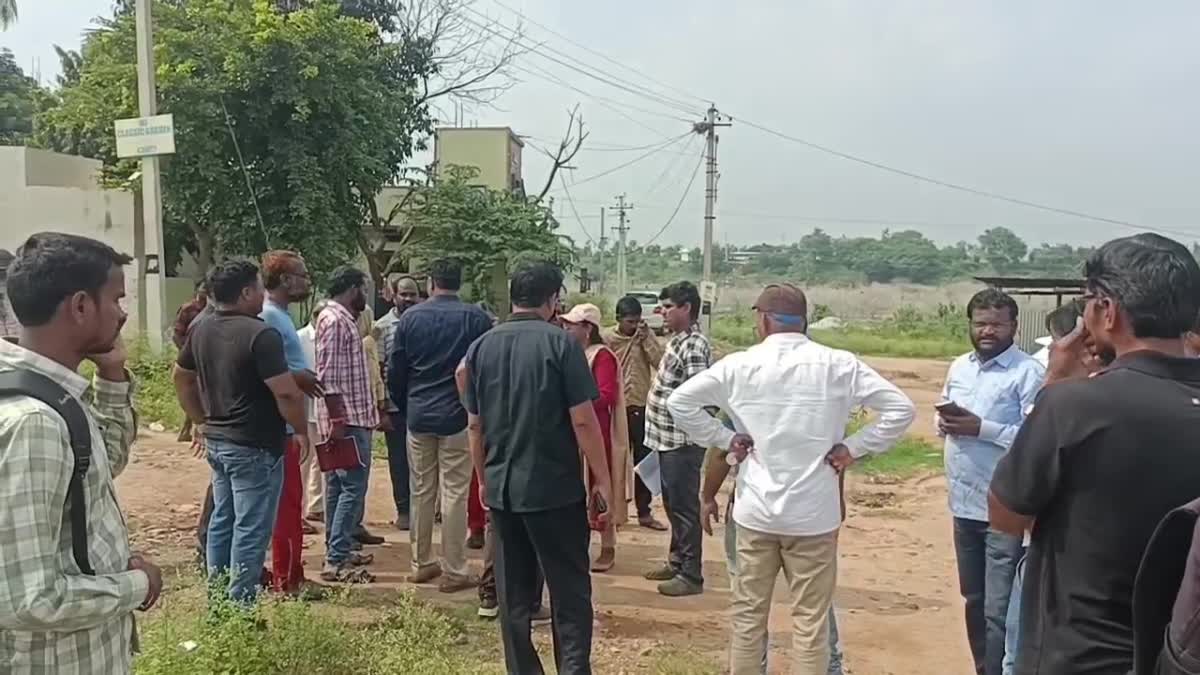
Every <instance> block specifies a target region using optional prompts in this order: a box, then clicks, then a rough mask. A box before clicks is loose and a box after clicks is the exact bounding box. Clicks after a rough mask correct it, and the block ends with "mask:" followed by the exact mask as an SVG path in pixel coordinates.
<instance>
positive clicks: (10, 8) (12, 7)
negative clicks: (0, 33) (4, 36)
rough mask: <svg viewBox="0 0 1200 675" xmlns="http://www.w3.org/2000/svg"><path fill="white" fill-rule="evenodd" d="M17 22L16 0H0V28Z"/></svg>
mask: <svg viewBox="0 0 1200 675" xmlns="http://www.w3.org/2000/svg"><path fill="white" fill-rule="evenodd" d="M16 22H17V0H0V29H4V28H8V27H9V26H11V25H12V24H14V23H16Z"/></svg>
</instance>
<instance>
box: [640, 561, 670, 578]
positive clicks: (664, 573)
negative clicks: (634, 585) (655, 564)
mask: <svg viewBox="0 0 1200 675" xmlns="http://www.w3.org/2000/svg"><path fill="white" fill-rule="evenodd" d="M643 576H644V577H645V578H647V579H649V580H650V581H670V580H672V579H674V578H675V568H673V567H671V566H670V565H663V566H662V567H659V568H657V569H653V570H650V571H649V572H646V574H644V575H643Z"/></svg>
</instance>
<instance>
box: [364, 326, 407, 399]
mask: <svg viewBox="0 0 1200 675" xmlns="http://www.w3.org/2000/svg"><path fill="white" fill-rule="evenodd" d="M399 321H400V315H399V314H397V313H396V309H395V308H392V309H389V310H388V311H387V313H386V314H384V315H383V316H381V317H379V318H378V319H376V320H375V325H374V326H372V327H371V337H373V338H375V346H377V347H378V348H379V349H378V353H379V374H380V377H386V373H387V360H388V356H389V355H390V354H391V353H392V342H393V341H394V340H395V339H396V324H397V323H399ZM383 400H384V403H386V404H387V411H388V412H390V413H393V412H399V411H400V409H399V408H397V407H396V404H395V403H393V402H392V398H391V396H388V395H387V392H386V390H385V391H384V399H383Z"/></svg>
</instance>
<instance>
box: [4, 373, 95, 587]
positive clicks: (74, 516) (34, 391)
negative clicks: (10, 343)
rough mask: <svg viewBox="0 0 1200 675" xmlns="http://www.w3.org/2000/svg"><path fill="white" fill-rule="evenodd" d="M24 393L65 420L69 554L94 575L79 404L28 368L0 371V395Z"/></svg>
mask: <svg viewBox="0 0 1200 675" xmlns="http://www.w3.org/2000/svg"><path fill="white" fill-rule="evenodd" d="M3 396H28V397H30V398H35V399H37V400H39V401H41V402H42V403H45V404H46V405H48V406H50V407H51V408H53V409H54V412H56V413H58V414H59V416H61V417H62V418H63V420H64V421H65V422H66V423H67V432H68V434H69V435H70V438H71V454H72V455H74V459H75V467H74V469H73V470H72V471H71V480H70V482H69V483H68V484H67V509H68V510H69V512H70V517H71V553H72V554H73V555H74V557H75V564H77V565H78V566H79V571H81V572H83V573H84V574H87V575H89V576H93V575H95V574H96V572H95V570H93V569H92V564H91V562H90V561H89V560H88V542H87V495H86V494H85V493H84V487H83V480H84V477H85V476H87V472H88V468H89V467H90V466H91V464H92V432H91V427H89V426H88V418H87V415H86V414H85V413H84V411H83V406H81V405H80V404H79V401H77V400H76V399H75V397H73V396H71V395H70V394H68V393H67V392H66V390H65V389H63V388H62V387H61V386H59V385H58V384H57V383H55V382H54V380H51V379H50V378H48V377H46V376H45V375H41V374H39V373H35V372H33V371H30V370H9V371H5V372H2V373H0V397H3Z"/></svg>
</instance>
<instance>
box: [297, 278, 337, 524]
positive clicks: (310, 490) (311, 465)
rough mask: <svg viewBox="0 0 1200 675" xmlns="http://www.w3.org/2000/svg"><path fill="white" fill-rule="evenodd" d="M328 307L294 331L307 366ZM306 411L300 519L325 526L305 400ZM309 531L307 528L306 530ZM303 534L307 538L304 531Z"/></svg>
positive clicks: (312, 418) (321, 481)
mask: <svg viewBox="0 0 1200 675" xmlns="http://www.w3.org/2000/svg"><path fill="white" fill-rule="evenodd" d="M327 304H329V301H328V300H320V301H318V302H317V304H315V305H313V310H312V316H311V317H310V320H309V322H308V325H307V326H305V327H304V328H301V329H300V330H298V331H296V334H297V335H299V336H300V346H301V347H303V348H304V357H305V358H306V359H308V362H309V363H316V362H317V317H318V316H320V315H321V310H323V309H325V305H327ZM304 405H305V406H307V410H308V445H309V447H308V448H307V450H306V451H305V453H304V455H305V456H304V461H302V462H301V463H300V474H301V478H300V482H301V483H303V484H304V495H305V499H304V519H305V520H309V521H312V522H315V523H322V524H323V523H324V522H325V477H324V475H322V473H321V467H320V465H318V464H317V449H316V447H315V444H316V442H317V434H316V431H317V410H316V406H315V405H314V404H313V399H311V398H308V399H306V400H305V404H304ZM309 527H311V526H309ZM305 534H311V532H309V531H308V530H307V528H306V530H305Z"/></svg>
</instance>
